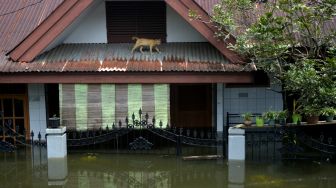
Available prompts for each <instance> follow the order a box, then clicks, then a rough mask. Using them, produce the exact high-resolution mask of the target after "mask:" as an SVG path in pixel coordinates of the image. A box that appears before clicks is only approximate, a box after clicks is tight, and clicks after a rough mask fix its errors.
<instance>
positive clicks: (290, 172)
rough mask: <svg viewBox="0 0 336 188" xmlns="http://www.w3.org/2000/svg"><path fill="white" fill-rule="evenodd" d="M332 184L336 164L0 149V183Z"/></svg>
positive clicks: (330, 187) (240, 187)
mask: <svg viewBox="0 0 336 188" xmlns="http://www.w3.org/2000/svg"><path fill="white" fill-rule="evenodd" d="M48 186H50V187H69V188H70V187H76V188H77V187H78V188H91V187H95V188H96V187H97V188H100V187H132V188H133V187H146V188H147V187H163V188H165V187H169V188H179V187H186V188H187V187H190V188H197V187H202V188H203V187H204V188H207V187H230V188H231V187H232V188H244V187H253V188H254V187H256V188H257V187H258V188H259V187H265V188H266V187H267V188H268V187H285V188H292V187H298V188H302V187H312V188H320V187H321V188H334V187H336V164H328V163H319V162H280V161H279V162H274V163H260V162H259V163H256V162H254V163H252V162H245V163H238V162H227V161H223V160H218V161H217V160H208V161H183V160H181V159H180V158H176V157H175V156H160V155H140V154H139V155H130V154H129V155H127V154H119V155H118V154H103V153H96V154H95V153H70V154H69V155H68V156H67V158H66V159H63V160H49V161H48V160H47V157H46V151H45V149H41V150H40V149H38V148H35V150H34V153H33V155H32V154H31V150H30V149H27V150H20V151H18V152H15V153H0V187H1V188H5V187H6V188H7V187H10V188H11V187H23V188H30V187H48Z"/></svg>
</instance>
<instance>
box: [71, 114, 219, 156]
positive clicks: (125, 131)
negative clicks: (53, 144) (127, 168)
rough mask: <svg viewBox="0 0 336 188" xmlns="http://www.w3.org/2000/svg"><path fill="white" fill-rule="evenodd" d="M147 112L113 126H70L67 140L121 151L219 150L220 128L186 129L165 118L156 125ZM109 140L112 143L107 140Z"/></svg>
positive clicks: (213, 151) (86, 146) (82, 146)
mask: <svg viewBox="0 0 336 188" xmlns="http://www.w3.org/2000/svg"><path fill="white" fill-rule="evenodd" d="M156 121H157V120H156V119H155V117H153V118H152V119H151V120H150V118H149V115H148V114H147V113H146V114H145V115H143V113H142V111H141V109H140V110H139V114H138V119H136V116H135V114H133V115H132V117H131V120H129V119H128V117H126V118H125V120H124V122H122V121H121V120H119V122H118V123H117V124H114V123H113V124H112V126H111V127H112V128H109V126H106V128H100V129H91V130H85V131H77V130H68V131H67V144H68V146H69V147H70V148H76V149H77V148H78V149H80V148H84V149H85V148H87V149H96V148H102V147H103V146H102V147H100V146H99V144H101V143H105V144H104V147H105V148H107V149H109V151H110V152H111V151H112V152H117V153H125V152H127V153H129V152H131V153H158V154H176V155H182V152H183V154H204V153H206V154H213V153H215V152H216V147H217V139H216V135H217V134H216V131H215V130H213V129H183V128H177V127H174V126H170V125H167V126H165V128H164V126H163V123H162V121H160V122H159V126H158V127H157V126H155V125H156ZM106 143H108V144H106Z"/></svg>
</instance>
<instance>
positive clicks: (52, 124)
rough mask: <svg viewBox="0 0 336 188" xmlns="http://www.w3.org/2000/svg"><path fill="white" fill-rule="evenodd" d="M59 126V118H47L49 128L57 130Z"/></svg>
mask: <svg viewBox="0 0 336 188" xmlns="http://www.w3.org/2000/svg"><path fill="white" fill-rule="evenodd" d="M59 126H60V118H58V117H52V118H49V128H58V127H59Z"/></svg>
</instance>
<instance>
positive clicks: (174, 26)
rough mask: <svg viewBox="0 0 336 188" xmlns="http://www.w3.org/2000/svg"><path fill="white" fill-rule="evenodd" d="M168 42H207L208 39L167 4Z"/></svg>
mask: <svg viewBox="0 0 336 188" xmlns="http://www.w3.org/2000/svg"><path fill="white" fill-rule="evenodd" d="M167 42H207V40H206V39H205V38H204V37H203V36H202V35H201V34H200V33H199V32H198V31H196V30H195V29H194V28H193V27H192V26H191V25H190V24H189V23H188V22H187V21H186V20H184V18H182V17H181V16H180V15H179V14H178V13H177V12H175V10H173V9H172V8H171V7H170V6H169V5H167Z"/></svg>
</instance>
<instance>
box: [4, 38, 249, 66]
mask: <svg viewBox="0 0 336 188" xmlns="http://www.w3.org/2000/svg"><path fill="white" fill-rule="evenodd" d="M132 47H133V44H63V45H60V46H58V47H56V48H54V49H52V50H50V51H48V52H45V53H43V54H41V55H40V56H38V57H37V58H36V59H35V60H34V61H33V62H30V63H19V62H16V63H13V62H7V63H4V64H0V71H1V72H104V71H105V72H113V71H134V72H144V71H145V72H146V71H150V72H152V71H159V72H165V71H190V72H231V71H250V70H251V69H250V67H245V68H244V67H243V66H241V65H236V64H230V63H228V61H227V60H226V59H225V57H224V56H223V55H222V54H221V53H220V52H219V51H218V50H217V49H215V48H214V47H213V46H212V45H211V44H209V43H167V44H161V45H160V46H159V49H160V51H161V53H157V52H153V54H150V52H148V51H145V53H144V54H141V53H140V52H139V51H136V52H134V54H132V53H131V49H132Z"/></svg>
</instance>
